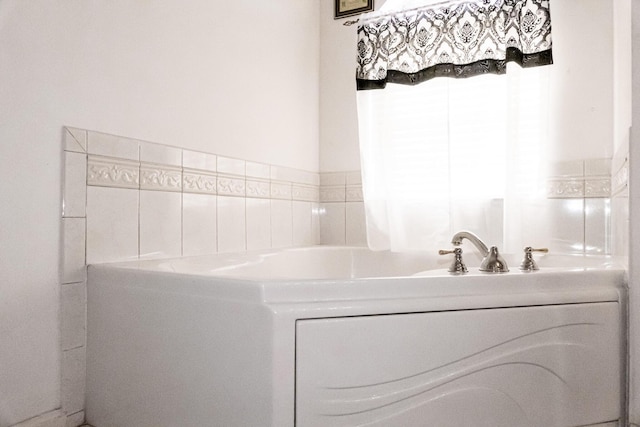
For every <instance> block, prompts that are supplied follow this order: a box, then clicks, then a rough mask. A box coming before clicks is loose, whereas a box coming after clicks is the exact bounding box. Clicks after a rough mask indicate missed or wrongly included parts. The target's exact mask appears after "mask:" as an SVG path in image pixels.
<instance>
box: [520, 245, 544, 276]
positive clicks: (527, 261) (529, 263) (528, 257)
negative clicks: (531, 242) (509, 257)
mask: <svg viewBox="0 0 640 427" xmlns="http://www.w3.org/2000/svg"><path fill="white" fill-rule="evenodd" d="M533 252H542V253H545V254H546V253H548V252H549V248H538V249H536V248H532V247H531V246H527V247H525V248H524V259H523V260H522V263H521V264H520V270H522V271H535V270H539V268H538V264H536V262H535V260H534V259H533V255H532V253H533Z"/></svg>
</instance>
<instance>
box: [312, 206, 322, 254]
mask: <svg viewBox="0 0 640 427" xmlns="http://www.w3.org/2000/svg"><path fill="white" fill-rule="evenodd" d="M320 212H321V210H320V203H312V204H311V239H312V244H313V245H319V244H320Z"/></svg>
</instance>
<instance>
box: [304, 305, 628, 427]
mask: <svg viewBox="0 0 640 427" xmlns="http://www.w3.org/2000/svg"><path fill="white" fill-rule="evenodd" d="M618 320H619V311H618V304H617V303H596V304H576V305H558V306H546V307H527V308H507V309H492V310H466V311H452V312H440V313H417V314H402V315H387V316H365V317H350V318H338V319H314V320H302V321H299V322H298V324H297V332H296V337H297V338H296V342H297V344H296V346H297V351H296V354H297V356H296V359H297V362H296V425H297V426H300V427H310V426H323V427H329V426H380V427H382V426H384V427H393V426H398V427H400V426H408V425H411V426H438V427H449V426H451V427H453V426H456V427H459V426H463V425H473V426H475V427H480V426H487V427H489V426H491V427H500V426H504V427H513V426H515V425H517V426H520V427H527V426H531V427H534V426H545V427H554V426H577V425H587V424H594V423H600V422H606V421H612V420H616V419H618V417H619V415H620V414H619V399H620V391H619V384H620V366H619V365H620V364H619V351H620V345H621V344H620V332H619V326H618Z"/></svg>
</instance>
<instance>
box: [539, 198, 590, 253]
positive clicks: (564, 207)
mask: <svg viewBox="0 0 640 427" xmlns="http://www.w3.org/2000/svg"><path fill="white" fill-rule="evenodd" d="M547 202H548V203H547V209H548V212H547V215H548V216H547V218H548V219H549V235H550V236H551V242H550V243H549V249H550V250H551V251H552V252H554V253H564V254H571V253H579V254H581V253H584V199H549V200H547Z"/></svg>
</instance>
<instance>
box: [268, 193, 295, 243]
mask: <svg viewBox="0 0 640 427" xmlns="http://www.w3.org/2000/svg"><path fill="white" fill-rule="evenodd" d="M271 213H272V214H273V218H272V219H271V246H272V247H274V248H286V247H290V246H293V204H292V202H291V200H275V199H274V200H271Z"/></svg>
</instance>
